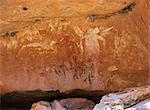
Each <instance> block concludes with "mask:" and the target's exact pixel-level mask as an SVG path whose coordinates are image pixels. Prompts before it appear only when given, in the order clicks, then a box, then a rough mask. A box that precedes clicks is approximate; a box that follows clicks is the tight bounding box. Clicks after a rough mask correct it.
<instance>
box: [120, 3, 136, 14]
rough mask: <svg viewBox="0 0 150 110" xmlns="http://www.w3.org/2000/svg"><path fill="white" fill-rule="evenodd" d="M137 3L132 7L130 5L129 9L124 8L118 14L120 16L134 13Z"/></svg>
mask: <svg viewBox="0 0 150 110" xmlns="http://www.w3.org/2000/svg"><path fill="white" fill-rule="evenodd" d="M135 5H136V4H135V3H134V2H133V3H131V4H130V5H128V6H127V7H125V8H123V9H122V10H120V11H119V12H118V13H119V14H124V13H129V12H132V11H133V9H134V8H135Z"/></svg>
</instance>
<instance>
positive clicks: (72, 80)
mask: <svg viewBox="0 0 150 110" xmlns="http://www.w3.org/2000/svg"><path fill="white" fill-rule="evenodd" d="M149 6H150V3H149V0H78V1H77V0H44V2H43V0H0V11H1V12H0V62H1V63H0V64H1V65H0V90H1V91H0V94H4V93H8V92H13V91H33V90H39V89H40V90H44V91H53V90H59V91H61V92H66V91H70V90H74V89H83V90H89V91H95V90H102V91H118V90H122V89H123V88H126V87H131V86H141V85H144V84H148V83H149V47H150V45H149V43H150V39H149V38H150V36H149V35H150V34H149V31H148V27H149V24H150V22H149V15H148V13H149V11H150V9H149Z"/></svg>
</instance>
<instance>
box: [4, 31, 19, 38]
mask: <svg viewBox="0 0 150 110" xmlns="http://www.w3.org/2000/svg"><path fill="white" fill-rule="evenodd" d="M16 33H17V32H16V31H12V32H6V33H3V34H2V36H3V37H16Z"/></svg>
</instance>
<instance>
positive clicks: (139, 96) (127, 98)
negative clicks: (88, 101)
mask: <svg viewBox="0 0 150 110" xmlns="http://www.w3.org/2000/svg"><path fill="white" fill-rule="evenodd" d="M147 98H150V85H149V86H144V87H137V88H130V89H126V90H124V91H122V92H118V93H111V94H108V95H105V96H103V97H102V99H101V100H100V103H99V104H97V105H96V106H95V107H94V109H93V110H125V109H127V110H150V100H149V99H147ZM145 99H147V100H145ZM143 100H145V101H143ZM140 101H142V102H140ZM139 102H140V103H139ZM137 103H138V104H137ZM136 104H137V105H136Z"/></svg>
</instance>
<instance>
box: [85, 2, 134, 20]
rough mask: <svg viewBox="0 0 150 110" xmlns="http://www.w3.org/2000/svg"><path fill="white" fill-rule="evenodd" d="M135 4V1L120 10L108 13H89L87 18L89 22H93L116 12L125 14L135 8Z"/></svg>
mask: <svg viewBox="0 0 150 110" xmlns="http://www.w3.org/2000/svg"><path fill="white" fill-rule="evenodd" d="M135 6H136V4H135V2H133V3H131V4H129V5H128V6H126V7H125V8H123V9H121V10H120V11H117V12H114V13H108V14H105V15H89V16H88V20H89V21H91V22H94V21H95V20H97V19H107V18H109V17H112V16H115V15H117V14H127V13H129V12H132V11H133V10H134V8H135Z"/></svg>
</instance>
